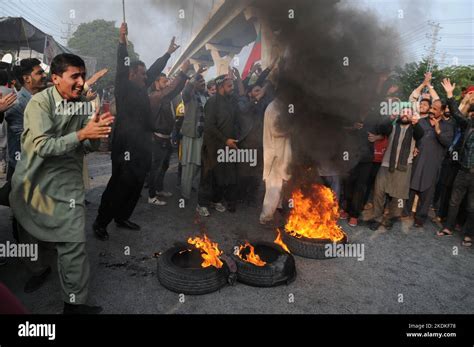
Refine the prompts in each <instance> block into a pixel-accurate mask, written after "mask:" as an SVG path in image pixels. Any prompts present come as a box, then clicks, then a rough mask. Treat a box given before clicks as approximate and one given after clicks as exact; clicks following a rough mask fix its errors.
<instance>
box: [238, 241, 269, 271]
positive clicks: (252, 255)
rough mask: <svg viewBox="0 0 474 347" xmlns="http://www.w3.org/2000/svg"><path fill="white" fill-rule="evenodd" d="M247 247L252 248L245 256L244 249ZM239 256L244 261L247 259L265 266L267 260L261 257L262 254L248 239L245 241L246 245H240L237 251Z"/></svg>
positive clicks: (257, 264)
mask: <svg viewBox="0 0 474 347" xmlns="http://www.w3.org/2000/svg"><path fill="white" fill-rule="evenodd" d="M247 247H248V248H249V249H250V252H249V253H248V254H246V255H244V256H243V255H242V251H243V250H244V249H246V248H247ZM237 256H238V257H239V258H240V259H242V260H243V261H246V262H248V263H251V264H253V265H256V266H265V264H266V262H264V261H263V260H262V259H260V256H259V255H258V254H256V253H255V248H254V247H253V246H252V245H251V244H250V243H248V242H247V241H245V245H243V246H242V245H241V246H240V248H239V251H238V252H237Z"/></svg>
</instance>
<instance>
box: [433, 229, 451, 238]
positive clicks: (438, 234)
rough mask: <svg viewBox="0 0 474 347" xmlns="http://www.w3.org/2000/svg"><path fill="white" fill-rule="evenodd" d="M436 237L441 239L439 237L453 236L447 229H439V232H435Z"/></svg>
mask: <svg viewBox="0 0 474 347" xmlns="http://www.w3.org/2000/svg"><path fill="white" fill-rule="evenodd" d="M436 236H439V237H441V236H453V232H452V231H450V230H449V229H446V228H444V229H441V230H440V231H437V232H436Z"/></svg>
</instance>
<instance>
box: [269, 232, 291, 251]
mask: <svg viewBox="0 0 474 347" xmlns="http://www.w3.org/2000/svg"><path fill="white" fill-rule="evenodd" d="M273 242H274V243H276V244H277V245H280V246H281V248H283V249H284V250H285V251H287V252H288V253H291V252H290V250H289V249H288V246H287V245H286V244H285V243H284V242H283V240H282V239H281V232H280V229H278V228H277V237H276V239H275V241H273Z"/></svg>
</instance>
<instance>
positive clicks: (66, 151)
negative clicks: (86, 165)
mask: <svg viewBox="0 0 474 347" xmlns="http://www.w3.org/2000/svg"><path fill="white" fill-rule="evenodd" d="M51 75H52V80H53V83H54V86H53V87H50V88H47V89H45V90H44V91H42V92H40V93H37V94H36V95H34V96H33V97H32V99H31V100H30V102H29V103H28V105H27V107H26V109H25V119H24V132H23V133H22V136H21V160H20V161H19V162H18V163H17V166H16V170H15V173H14V175H13V178H12V191H11V193H10V205H11V207H12V209H13V213H14V215H15V217H16V219H17V221H18V223H19V225H18V227H19V237H20V242H21V243H28V244H34V243H37V244H38V252H39V257H38V260H37V261H36V262H33V261H28V262H27V266H28V268H29V270H30V271H31V272H32V273H33V276H32V278H31V279H30V280H29V281H28V282H27V285H26V286H25V291H30V292H31V291H33V290H36V289H38V288H39V287H40V286H41V284H42V283H43V282H44V280H45V278H46V277H47V275H48V274H49V272H50V271H51V269H50V267H49V264H50V260H51V257H52V256H54V251H56V252H57V259H58V272H59V277H60V282H61V287H62V297H63V301H64V313H99V312H100V311H101V310H102V308H101V307H99V306H88V305H86V304H85V303H86V299H87V290H88V283H89V262H88V259H87V252H86V249H85V241H86V237H85V206H84V195H85V194H84V184H83V179H82V166H83V157H84V153H85V152H86V151H91V150H95V149H97V148H98V145H99V141H100V138H102V137H107V136H108V134H109V133H110V131H111V127H110V125H111V123H112V122H113V120H114V119H113V117H112V116H111V115H110V113H106V114H103V115H100V116H99V115H97V114H95V115H91V108H90V104H89V103H87V102H85V99H84V98H83V97H82V92H83V88H84V82H85V77H86V71H85V64H84V61H83V60H82V59H81V58H80V57H78V56H75V55H72V54H60V55H58V56H56V57H55V58H54V59H53V61H52V63H51ZM91 116H92V119H91Z"/></svg>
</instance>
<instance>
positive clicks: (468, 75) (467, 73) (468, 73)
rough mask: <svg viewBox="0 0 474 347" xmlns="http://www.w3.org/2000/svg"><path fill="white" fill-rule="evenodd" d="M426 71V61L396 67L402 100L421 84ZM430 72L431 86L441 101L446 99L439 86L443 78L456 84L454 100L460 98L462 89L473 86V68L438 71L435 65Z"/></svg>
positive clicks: (452, 68) (462, 67)
mask: <svg viewBox="0 0 474 347" xmlns="http://www.w3.org/2000/svg"><path fill="white" fill-rule="evenodd" d="M427 70H428V61H427V60H422V61H421V62H413V63H409V64H405V66H403V67H398V68H397V69H396V70H395V73H396V75H397V79H398V82H399V84H400V87H401V94H402V100H408V97H409V96H410V94H411V92H412V91H413V90H414V89H416V87H418V86H419V85H420V84H421V83H422V82H423V79H424V75H425V72H426V71H427ZM431 72H432V80H431V84H432V85H433V87H434V88H435V90H436V92H437V93H438V94H439V96H440V98H441V99H444V98H446V94H445V92H444V89H443V87H442V85H441V81H442V80H443V78H446V77H448V78H450V79H451V83H456V89H455V90H454V96H455V97H456V98H459V97H460V95H461V91H462V88H465V87H467V86H469V85H474V66H448V67H446V68H444V69H440V68H439V67H438V66H437V65H433V68H432V71H431Z"/></svg>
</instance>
